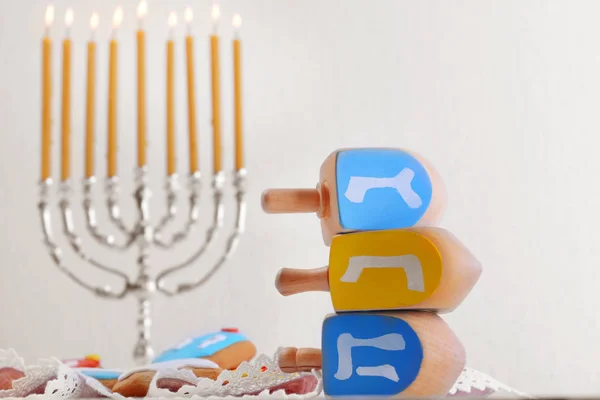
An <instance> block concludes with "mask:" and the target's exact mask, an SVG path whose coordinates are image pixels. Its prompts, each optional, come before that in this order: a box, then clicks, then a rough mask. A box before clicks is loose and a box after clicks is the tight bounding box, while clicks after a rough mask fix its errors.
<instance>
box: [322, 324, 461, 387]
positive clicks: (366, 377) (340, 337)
mask: <svg viewBox="0 0 600 400" xmlns="http://www.w3.org/2000/svg"><path fill="white" fill-rule="evenodd" d="M321 345H322V370H323V391H324V392H325V395H326V396H328V397H349V396H368V397H375V396H382V397H386V398H389V397H400V396H402V397H407V396H408V397H432V396H445V395H446V394H447V393H448V391H449V390H450V389H451V388H452V386H453V385H454V384H455V383H456V380H457V379H458V377H459V376H460V373H461V372H462V370H463V368H464V366H465V363H466V356H465V350H464V348H463V346H462V344H461V343H460V341H459V340H458V339H457V337H456V336H455V335H454V333H453V332H452V331H451V330H450V328H449V327H448V325H447V324H446V323H445V322H444V321H443V320H442V319H441V318H440V317H439V316H438V315H437V314H434V313H430V312H395V313H378V314H370V313H347V314H335V315H330V316H328V317H327V318H326V319H325V321H324V322H323V332H322V343H321Z"/></svg>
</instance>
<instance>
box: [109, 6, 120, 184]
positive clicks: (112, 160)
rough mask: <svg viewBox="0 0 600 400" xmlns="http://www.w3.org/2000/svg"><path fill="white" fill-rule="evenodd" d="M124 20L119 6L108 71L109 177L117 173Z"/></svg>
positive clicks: (114, 22) (114, 17) (114, 19)
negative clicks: (119, 68) (119, 63)
mask: <svg viewBox="0 0 600 400" xmlns="http://www.w3.org/2000/svg"><path fill="white" fill-rule="evenodd" d="M122 22H123V9H122V8H121V7H117V9H116V10H115V13H114V15H113V31H112V39H111V41H110V54H109V61H108V64H109V72H108V145H107V164H106V165H107V171H106V174H107V176H108V177H109V178H112V177H114V176H116V175H117V77H118V75H117V60H118V53H117V49H118V44H117V39H116V38H117V30H118V29H119V27H120V26H121V23H122Z"/></svg>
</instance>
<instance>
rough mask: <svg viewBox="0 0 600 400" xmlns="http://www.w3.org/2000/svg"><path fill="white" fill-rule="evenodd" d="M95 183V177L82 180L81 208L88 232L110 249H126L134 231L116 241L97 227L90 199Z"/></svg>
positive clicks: (133, 236) (133, 239)
mask: <svg viewBox="0 0 600 400" xmlns="http://www.w3.org/2000/svg"><path fill="white" fill-rule="evenodd" d="M95 183H96V178H95V177H91V178H86V179H85V180H84V181H83V209H84V211H85V217H86V227H87V229H88V232H89V233H90V235H92V237H93V238H94V239H96V241H97V242H98V243H100V244H102V245H104V246H107V247H109V248H112V249H118V250H123V251H124V250H127V249H129V248H130V247H131V245H132V244H133V243H134V242H135V238H136V235H135V232H133V233H130V234H129V235H127V239H126V241H125V242H124V243H117V242H116V240H115V237H114V236H113V235H112V234H109V235H105V234H103V233H102V232H101V231H100V229H99V228H98V222H97V221H98V220H97V218H96V208H95V207H94V202H93V200H92V195H93V188H94V186H95Z"/></svg>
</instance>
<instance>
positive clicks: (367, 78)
mask: <svg viewBox="0 0 600 400" xmlns="http://www.w3.org/2000/svg"><path fill="white" fill-rule="evenodd" d="M45 4H46V1H42V0H39V1H29V0H28V1H25V0H21V1H18V2H17V1H9V0H1V1H0V57H1V58H0V63H1V64H0V76H1V77H2V78H1V79H0V93H2V100H1V101H0V121H1V124H2V130H1V132H2V136H1V137H2V146H0V160H2V162H1V164H0V165H1V169H0V171H1V174H0V185H1V187H2V195H1V197H0V199H1V202H0V204H1V206H2V207H1V210H0V221H1V227H0V235H1V240H0V251H1V253H2V260H3V261H2V263H1V267H0V271H1V274H0V277H1V278H0V300H1V301H0V315H2V322H0V348H6V347H14V348H15V349H17V350H18V351H19V352H20V353H21V354H22V355H23V356H25V357H27V359H28V360H31V361H33V359H34V358H35V357H45V356H58V357H79V356H82V355H84V354H86V353H88V352H97V353H100V354H101V355H102V357H103V359H104V363H105V365H106V366H125V365H127V363H129V362H130V352H131V348H132V345H133V342H134V340H135V333H134V318H135V304H134V302H133V300H132V299H128V300H126V301H124V302H110V301H108V302H107V301H100V300H98V299H96V298H94V297H93V296H92V295H91V294H90V293H87V292H85V291H84V290H82V289H80V288H79V287H77V286H75V285H74V284H73V283H72V282H70V281H68V280H67V279H66V278H65V277H64V276H62V275H60V274H59V272H58V270H57V269H55V267H54V266H53V265H52V263H51V261H50V259H49V257H48V256H47V254H46V252H45V249H44V247H43V245H42V242H41V231H40V228H39V222H38V217H37V214H36V201H37V196H38V190H37V186H36V182H37V180H38V177H39V175H38V174H39V172H38V171H39V160H38V158H39V146H40V144H39V126H40V117H39V101H40V100H39V98H40V89H39V87H40V79H39V75H40V73H39V67H40V42H39V40H40V37H41V35H42V21H43V14H44V8H45ZM55 4H56V6H57V17H58V18H59V20H61V21H62V18H63V13H64V11H65V8H66V7H67V6H68V5H73V4H75V16H76V24H75V27H74V28H73V36H74V38H75V39H76V43H75V49H74V51H75V61H74V62H75V65H74V68H75V70H74V82H75V83H74V93H73V96H74V104H75V105H74V116H73V127H74V135H73V152H74V155H73V157H74V161H73V162H74V170H75V172H76V178H77V180H79V179H80V177H81V174H82V165H83V159H82V154H81V153H82V149H83V126H84V109H83V101H84V84H83V83H84V77H85V74H84V60H85V58H84V50H85V41H86V40H87V38H88V35H89V32H88V29H87V21H88V19H89V15H90V13H91V11H92V10H98V11H99V12H100V13H101V28H100V31H99V34H98V38H99V63H100V69H99V82H98V84H99V92H100V93H99V98H98V102H99V105H98V113H99V116H100V117H99V120H98V124H97V127H98V149H97V151H98V153H97V154H98V158H99V161H98V164H99V165H98V170H99V171H100V175H101V176H102V175H103V173H104V157H103V155H104V153H105V133H104V132H105V128H106V124H105V117H104V115H105V113H106V98H105V88H106V73H105V65H106V62H107V45H106V41H105V38H106V37H107V36H108V33H109V30H110V28H109V23H108V20H109V18H110V15H111V13H112V10H113V9H114V7H115V6H116V5H117V2H116V1H113V0H109V1H106V0H103V1H99V0H96V1H92V0H78V1H76V2H74V1H67V0H57V1H56V3H55ZM122 4H123V6H124V8H125V12H126V20H125V24H124V26H123V28H122V30H121V32H120V34H119V36H120V41H121V49H120V55H121V65H120V73H121V81H120V83H121V86H120V99H119V101H120V115H119V129H120V133H119V135H120V136H119V140H120V142H119V146H120V153H119V163H120V172H121V175H122V179H123V182H125V187H124V189H125V190H124V192H125V193H129V191H130V189H131V185H130V184H129V182H130V181H131V178H132V166H133V157H134V154H135V150H134V148H135V147H134V146H135V141H134V140H135V102H134V99H135V83H134V82H135V81H134V79H133V78H134V67H135V63H134V61H135V58H134V57H135V56H134V52H133V49H134V47H133V45H134V36H133V30H134V29H135V21H134V20H133V15H134V12H135V1H134V0H123V1H122ZM185 5H186V2H185V1H159V0H151V1H150V16H149V21H148V24H147V26H148V27H149V33H148V34H149V41H150V42H151V43H152V44H153V45H152V47H150V48H149V50H148V53H149V65H150V68H149V84H150V88H149V125H150V141H151V142H150V156H149V157H150V161H151V165H152V167H153V171H152V173H153V186H154V188H155V190H156V191H157V192H159V193H160V189H161V187H162V185H163V181H162V178H163V174H164V154H163V151H162V149H163V146H164V128H163V127H164V123H165V117H164V100H163V99H164V81H163V74H164V63H163V62H164V61H163V60H164V58H163V55H164V47H163V46H164V43H163V40H164V37H165V35H166V31H167V28H166V17H167V13H168V11H170V10H172V9H176V10H178V11H182V10H183V8H184V6H185ZM194 7H195V11H196V14H197V19H196V24H195V26H194V30H195V32H196V34H197V35H198V39H197V43H196V44H197V45H196V51H197V59H198V60H197V64H198V71H197V76H198V86H199V93H200V94H199V104H198V112H199V119H200V126H199V129H200V132H201V139H200V144H201V147H202V167H203V170H204V171H206V172H207V176H208V172H209V170H210V154H209V147H210V134H209V111H208V110H209V93H208V91H207V86H208V82H209V81H208V76H209V75H208V64H207V62H205V60H206V55H207V51H208V48H207V40H205V37H206V35H207V33H208V30H209V25H208V22H209V16H208V7H209V4H208V1H207V0H203V1H197V2H194ZM222 7H223V16H224V21H225V22H224V25H225V26H224V27H223V30H222V32H223V38H224V44H223V49H222V50H223V63H224V70H223V90H224V99H223V101H224V118H225V119H224V130H225V132H226V133H227V134H226V138H225V145H226V146H229V145H231V143H232V140H231V139H232V135H231V134H230V132H231V130H232V123H231V114H232V112H231V107H230V105H231V101H232V99H231V79H230V77H231V68H230V62H231V55H230V51H229V49H230V45H229V43H228V40H229V38H230V37H231V29H230V27H229V21H230V18H231V15H232V13H233V12H234V10H235V11H239V12H241V13H242V15H243V18H244V26H243V39H244V79H245V87H244V91H245V93H244V96H245V129H246V134H247V136H246V139H247V158H248V169H249V175H250V188H249V216H248V232H247V234H246V235H245V237H244V240H243V241H242V243H241V245H240V248H239V252H238V253H237V254H236V256H235V257H234V259H233V261H232V262H231V263H230V264H229V265H228V267H227V268H226V269H225V270H223V271H222V272H221V273H219V274H218V275H217V276H216V277H215V278H214V279H213V280H212V281H211V282H210V283H209V284H208V285H206V287H204V288H203V289H202V290H199V291H198V292H195V293H193V294H188V295H186V296H183V297H180V298H176V299H166V298H164V297H158V298H157V300H156V303H155V308H154V316H155V326H154V331H153V332H154V337H153V339H154V341H155V344H156V347H157V349H159V350H160V349H163V348H164V347H165V346H167V345H169V344H171V343H172V342H173V341H178V340H180V339H182V338H184V337H186V336H187V335H190V334H193V333H200V332H206V331H210V330H214V329H218V328H220V327H221V326H224V325H227V326H231V325H235V326H237V327H239V328H240V329H242V330H243V332H245V333H247V334H248V335H249V336H250V337H251V338H253V340H254V341H255V342H256V344H257V346H258V347H259V349H260V350H261V351H262V352H266V353H272V352H273V351H274V350H275V349H276V348H277V347H278V346H280V345H295V346H319V333H320V324H321V321H322V318H323V316H324V315H325V314H327V313H329V312H331V311H332V308H331V305H330V300H329V298H328V295H326V294H322V293H321V294H318V293H317V294H305V295H301V296H297V297H291V298H283V297H281V296H280V295H279V294H278V293H277V292H276V290H275V288H274V286H273V280H274V278H275V274H276V272H277V270H278V269H279V268H281V267H284V266H289V267H318V266H322V265H324V264H326V262H327V257H328V249H327V248H325V247H324V246H323V245H322V242H321V235H320V232H319V226H318V220H317V219H316V217H314V216H311V215H304V216H298V215H297V216H268V215H265V214H263V213H262V211H261V209H260V193H261V191H262V190H263V189H264V188H266V187H277V186H298V187H314V185H315V183H316V180H317V177H318V170H319V166H320V163H321V162H322V160H323V159H324V158H325V157H326V156H327V155H328V154H329V153H330V152H331V151H333V150H334V149H336V148H339V147H345V146H401V147H406V148H409V149H412V150H415V151H417V152H420V153H421V154H423V155H424V156H426V157H428V158H429V159H430V160H431V161H432V162H433V163H434V164H435V165H436V166H437V167H438V169H439V170H440V172H441V174H442V176H443V177H444V179H445V181H446V183H447V187H448V192H449V208H448V211H447V214H446V217H445V219H444V221H443V222H442V226H443V227H445V228H447V229H449V230H451V231H452V232H454V233H455V234H456V235H457V236H458V237H459V238H461V240H462V241H464V243H465V244H466V245H467V246H468V247H469V248H470V249H471V250H472V251H473V252H474V254H476V255H477V256H478V257H479V259H480V260H481V262H482V263H483V265H484V274H483V276H482V278H481V280H480V283H479V284H478V285H477V287H476V288H475V289H474V290H473V292H472V294H471V296H470V297H469V298H468V299H467V300H466V301H465V302H464V304H463V305H462V306H461V307H460V308H459V309H458V310H457V311H456V312H454V313H452V314H450V315H447V316H445V319H446V320H447V321H448V322H449V323H450V325H451V326H452V328H453V329H454V330H455V332H456V333H457V335H458V336H459V337H460V338H461V339H462V341H463V343H464V345H465V346H466V348H467V352H468V357H469V360H468V363H469V365H470V366H471V367H473V368H476V369H479V370H482V371H484V372H487V373H489V374H491V375H492V376H494V377H495V378H497V379H499V380H501V381H503V382H506V383H507V384H509V385H512V386H514V387H516V388H518V389H520V390H523V391H527V392H530V393H532V394H556V395H558V394H594V393H596V394H597V393H598V392H600V383H598V381H597V380H596V379H595V378H596V376H597V360H598V359H599V357H600V347H599V346H598V345H597V343H598V337H599V334H600V326H599V323H598V321H599V317H598V309H599V307H600V298H599V297H598V295H597V293H598V290H597V288H598V282H599V280H600V272H599V271H600V270H599V269H598V264H599V262H600V256H599V255H598V252H597V251H596V249H595V244H596V242H597V240H596V238H595V236H596V226H597V224H598V219H599V218H600V214H599V212H598V207H597V205H596V204H597V201H598V197H599V195H600V190H599V189H598V184H597V171H599V170H600V157H598V154H597V143H598V139H597V137H598V132H599V131H600V117H599V113H598V105H599V104H600V73H599V71H600V39H599V38H600V25H599V24H598V15H600V3H598V2H594V1H575V2H574V1H411V2H409V1H384V0H380V1H377V2H367V1H354V0H352V1H351V0H345V1H341V0H338V1H333V0H330V1H325V2H323V1H312V0H311V1H268V0H255V1H252V2H250V1H233V0H228V1H223V3H222ZM180 15H181V14H180ZM62 26H63V25H62V23H58V24H57V26H56V27H55V28H54V29H53V38H54V40H55V53H54V57H55V58H54V66H55V70H56V71H57V74H56V75H55V87H56V90H55V92H54V99H55V108H54V116H55V127H56V129H55V147H54V166H55V169H54V171H55V173H58V165H59V164H58V155H59V146H58V144H59V140H58V137H59V133H58V127H59V124H60V118H59V115H60V114H59V109H58V106H57V104H58V100H59V98H60V90H59V84H60V81H59V75H58V69H59V68H60V62H59V59H60V53H59V40H60V39H61V38H62V35H63V32H64V31H63V27H62ZM182 34H183V28H180V29H179V30H178V35H179V36H180V37H181V35H182ZM182 50H183V48H182V46H181V43H180V45H179V47H178V51H179V55H180V56H181V55H182ZM182 61H183V59H180V61H179V66H178V68H180V71H179V72H180V74H179V78H180V79H179V82H178V85H179V86H178V89H179V94H178V96H179V100H180V103H179V110H178V118H179V121H178V123H179V128H180V131H179V137H178V146H179V149H180V157H179V165H180V167H181V170H182V171H185V168H186V165H187V157H186V153H185V148H186V143H187V139H186V132H185V130H186V126H187V124H186V123H185V117H186V113H185V107H184V106H185V104H184V101H183V100H184V88H185V81H184V74H183V72H184V70H183V62H182ZM225 156H226V163H227V166H231V165H232V157H231V156H232V152H231V151H230V150H227V151H225ZM286 164H287V165H288V166H287V167H286ZM55 176H57V175H55ZM205 187H207V188H208V185H206V186H205ZM78 194H79V192H78ZM228 195H231V191H230V190H229V191H228ZM97 200H98V202H99V204H100V202H101V201H102V196H101V193H100V192H99V193H98V196H97ZM208 200H209V198H208V196H207V193H205V197H204V201H205V202H206V204H208ZM123 201H124V203H125V204H126V206H125V210H126V212H127V213H128V216H129V215H133V211H134V209H133V205H132V201H131V199H130V198H128V197H125V198H124V200H123ZM76 204H78V203H76ZM228 204H230V205H231V204H232V202H231V201H229V203H228ZM162 205H163V199H162V198H161V196H160V195H159V196H156V197H155V198H154V203H153V207H154V209H153V210H159V209H161V207H162ZM157 213H158V211H157V212H155V215H156V214H157ZM210 213H211V210H210V209H209V208H208V206H207V207H206V209H205V210H204V214H203V218H204V219H208V218H209V217H210ZM101 215H102V216H104V213H102V214H101ZM76 217H77V218H81V212H80V211H79V210H78V212H77V214H76ZM57 222H58V221H57ZM228 223H229V224H230V223H231V215H230V214H229V215H228ZM202 239H203V236H202V231H198V232H197V233H196V235H195V236H194V238H193V240H192V242H194V243H191V244H189V245H185V246H182V247H181V250H178V251H175V252H172V253H168V254H164V253H157V254H156V255H155V265H157V266H161V265H166V264H168V263H170V262H175V261H178V260H182V259H183V258H184V257H185V256H186V254H187V253H188V252H190V251H192V250H193V249H194V248H195V246H196V245H197V244H198V243H200V242H201V241H202ZM61 244H64V240H61ZM222 245H223V241H221V242H220V243H219V246H222ZM90 252H92V253H93V254H95V255H97V256H98V257H99V258H102V259H104V260H106V261H107V262H110V263H113V265H116V266H118V267H120V268H123V270H124V271H127V272H128V273H131V274H133V272H134V271H135V269H134V254H128V255H125V256H114V255H112V254H108V253H106V251H104V250H103V249H101V248H98V247H91V248H90ZM67 253H68V252H67ZM214 258H215V255H213V256H212V257H211V258H210V259H206V260H205V261H203V262H200V263H198V264H197V265H196V270H198V271H200V270H202V269H206V268H208V265H209V263H210V262H212V261H213V260H214ZM66 259H67V261H68V263H69V264H70V265H72V266H73V268H74V269H76V270H78V271H79V272H81V273H82V275H85V276H86V277H89V279H90V280H96V281H98V280H101V277H102V274H100V273H97V272H96V271H91V270H90V269H89V268H88V266H86V265H85V264H84V263H82V262H79V261H78V260H77V259H76V258H75V257H74V256H73V255H72V254H70V253H68V254H67V256H66ZM192 276H193V273H191V272H190V273H184V274H182V278H186V277H192ZM113 283H114V281H113ZM250 307H254V309H255V310H258V311H249V308H250Z"/></svg>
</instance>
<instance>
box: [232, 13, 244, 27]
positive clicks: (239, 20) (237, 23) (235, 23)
mask: <svg viewBox="0 0 600 400" xmlns="http://www.w3.org/2000/svg"><path fill="white" fill-rule="evenodd" d="M241 26H242V17H241V16H240V14H235V15H234V16H233V27H234V28H235V29H240V27H241Z"/></svg>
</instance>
